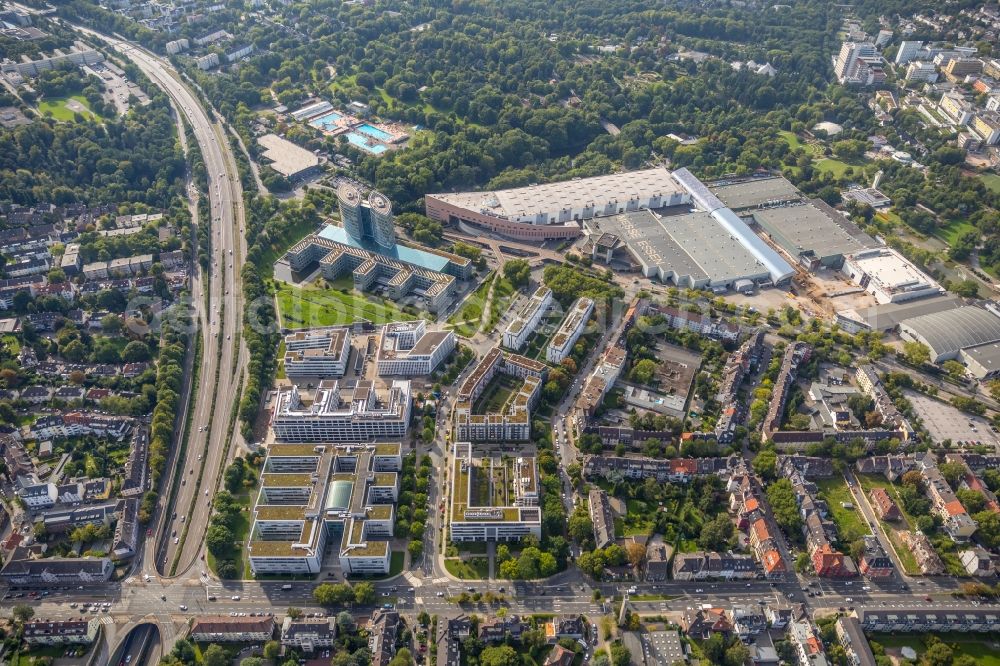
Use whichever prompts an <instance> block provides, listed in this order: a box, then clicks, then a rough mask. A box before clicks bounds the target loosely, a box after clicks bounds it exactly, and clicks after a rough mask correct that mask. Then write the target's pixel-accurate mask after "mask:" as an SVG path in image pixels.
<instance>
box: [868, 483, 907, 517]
mask: <svg viewBox="0 0 1000 666" xmlns="http://www.w3.org/2000/svg"><path fill="white" fill-rule="evenodd" d="M869 496H870V497H871V501H872V507H873V508H874V509H875V514H876V515H877V516H878V517H879V518H881V519H882V520H886V521H896V520H899V519H900V518H902V517H903V516H902V514H901V513H900V512H899V507H898V506H896V503H895V502H894V501H893V500H892V498H891V497H889V493H887V492H886V491H885V489H884V488H872V490H871V493H869Z"/></svg>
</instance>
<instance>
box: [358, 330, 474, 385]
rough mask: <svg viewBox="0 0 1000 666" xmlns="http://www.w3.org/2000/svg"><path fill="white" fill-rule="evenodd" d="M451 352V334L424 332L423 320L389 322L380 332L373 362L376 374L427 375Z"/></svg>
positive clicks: (453, 337)
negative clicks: (380, 337)
mask: <svg viewBox="0 0 1000 666" xmlns="http://www.w3.org/2000/svg"><path fill="white" fill-rule="evenodd" d="M454 349H455V333H454V332H453V331H428V330H427V321H426V320H424V319H418V320H416V321H402V322H392V323H389V324H386V325H385V328H383V329H382V340H381V341H380V343H379V348H378V356H377V359H376V365H377V368H378V374H379V375H380V376H386V375H402V376H413V375H429V374H431V373H432V372H434V368H436V367H437V366H438V365H440V364H441V361H443V360H444V359H446V358H448V355H449V354H451V352H452V351H453V350H454Z"/></svg>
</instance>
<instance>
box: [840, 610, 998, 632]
mask: <svg viewBox="0 0 1000 666" xmlns="http://www.w3.org/2000/svg"><path fill="white" fill-rule="evenodd" d="M857 615H858V621H859V623H860V624H861V629H862V630H863V631H865V632H878V633H891V632H899V633H905V634H915V633H917V634H923V633H943V632H949V631H953V632H959V633H970V632H979V633H987V632H992V631H996V627H997V625H998V623H1000V613H998V612H996V611H993V610H985V609H983V610H981V609H978V608H967V609H954V610H952V609H947V610H937V609H930V608H912V609H905V608H903V609H888V608H883V609H879V610H868V609H865V608H861V609H859V610H858V611H857Z"/></svg>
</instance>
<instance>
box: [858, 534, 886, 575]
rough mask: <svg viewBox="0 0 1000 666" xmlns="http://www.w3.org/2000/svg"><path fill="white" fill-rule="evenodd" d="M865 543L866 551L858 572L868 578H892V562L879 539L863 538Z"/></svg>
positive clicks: (859, 563)
mask: <svg viewBox="0 0 1000 666" xmlns="http://www.w3.org/2000/svg"><path fill="white" fill-rule="evenodd" d="M862 538H863V540H864V543H865V550H864V552H863V553H862V555H861V560H860V561H859V562H858V571H860V572H861V575H862V576H864V577H866V578H891V577H892V572H893V569H894V567H893V565H892V560H891V559H889V555H888V554H886V552H885V549H884V548H882V544H881V543H879V540H878V537H875V536H871V535H869V536H865V537H862Z"/></svg>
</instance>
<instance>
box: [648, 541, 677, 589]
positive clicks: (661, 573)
mask: <svg viewBox="0 0 1000 666" xmlns="http://www.w3.org/2000/svg"><path fill="white" fill-rule="evenodd" d="M672 552H673V549H672V548H670V547H669V546H667V544H665V543H663V542H662V541H651V542H649V543H648V544H647V545H646V568H645V579H646V580H647V581H662V580H666V579H667V576H668V574H669V573H670V555H671V553H672Z"/></svg>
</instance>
